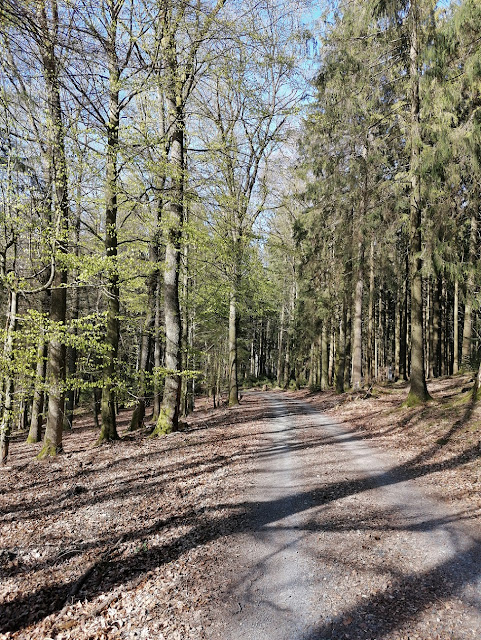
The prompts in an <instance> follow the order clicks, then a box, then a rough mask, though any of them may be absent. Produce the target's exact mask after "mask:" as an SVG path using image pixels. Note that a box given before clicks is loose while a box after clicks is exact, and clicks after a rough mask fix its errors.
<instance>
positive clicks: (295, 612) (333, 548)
mask: <svg viewBox="0 0 481 640" xmlns="http://www.w3.org/2000/svg"><path fill="white" fill-rule="evenodd" d="M260 395H261V397H262V399H263V401H264V402H266V403H268V404H269V406H270V408H271V409H272V416H273V417H272V418H271V419H270V421H269V423H268V425H269V427H268V438H269V441H270V446H269V447H267V448H264V449H262V451H260V452H259V455H258V457H257V458H256V461H255V467H254V470H253V480H252V490H251V495H249V496H247V499H248V501H249V502H250V503H252V504H253V505H254V507H253V509H251V511H250V512H251V514H252V516H251V518H250V521H249V522H248V527H247V531H245V532H244V533H242V534H239V535H238V536H237V537H236V539H235V540H232V549H231V553H230V557H229V562H231V563H234V564H235V566H234V568H233V573H234V574H235V578H234V579H233V580H232V581H231V582H230V583H229V584H228V586H227V588H226V594H227V596H226V597H227V598H228V607H229V610H230V614H231V615H230V619H229V620H224V623H223V625H221V627H222V628H220V627H219V625H214V626H213V627H212V629H211V637H212V638H220V637H222V638H224V640H241V639H242V640H327V639H331V640H334V639H336V638H348V639H350V640H356V639H358V638H359V639H361V638H362V639H365V638H371V639H374V638H376V639H379V640H380V639H383V640H391V639H398V638H406V639H407V638H421V639H422V640H428V638H432V639H440V640H445V639H446V640H447V639H448V638H456V639H458V638H459V639H462V638H463V639H464V638H481V533H480V535H479V536H477V535H476V534H473V532H468V531H467V530H466V529H465V528H463V526H462V524H461V522H462V519H463V517H464V515H465V514H462V513H457V512H453V511H452V510H450V509H449V508H448V507H447V506H446V505H444V504H440V503H437V502H435V501H433V500H432V499H430V498H428V497H427V496H426V495H425V494H424V492H423V490H422V478H420V479H418V480H412V479H408V480H406V479H405V478H404V476H403V472H402V469H399V468H397V467H396V463H395V462H394V461H393V460H392V459H390V457H389V456H388V454H386V453H383V452H381V451H379V450H376V449H374V448H373V447H372V446H370V445H368V444H367V443H366V441H365V440H363V439H362V437H361V436H359V435H357V434H356V433H354V432H351V431H349V430H346V429H345V428H343V427H342V426H340V425H339V424H336V423H335V422H333V421H332V420H331V418H329V417H327V416H325V415H323V414H322V413H320V412H319V411H317V410H315V409H313V408H312V407H311V406H310V405H308V404H306V403H302V402H300V401H296V400H292V399H289V398H286V397H285V396H284V395H282V394H278V393H268V394H260ZM231 569H232V567H231ZM416 634H417V635H416Z"/></svg>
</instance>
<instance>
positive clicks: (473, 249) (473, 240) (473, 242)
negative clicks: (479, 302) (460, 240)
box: [461, 211, 478, 367]
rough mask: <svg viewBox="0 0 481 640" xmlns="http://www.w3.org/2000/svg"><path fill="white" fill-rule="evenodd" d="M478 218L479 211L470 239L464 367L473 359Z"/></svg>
mask: <svg viewBox="0 0 481 640" xmlns="http://www.w3.org/2000/svg"><path fill="white" fill-rule="evenodd" d="M477 240H478V216H477V211H474V212H473V213H472V215H471V233H470V237H469V262H468V277H467V279H466V290H465V304H464V327H463V349H462V355H461V360H462V366H463V367H465V366H466V365H468V366H469V361H470V358H471V349H472V340H473V290H474V269H475V264H476V254H477V245H478V242H477Z"/></svg>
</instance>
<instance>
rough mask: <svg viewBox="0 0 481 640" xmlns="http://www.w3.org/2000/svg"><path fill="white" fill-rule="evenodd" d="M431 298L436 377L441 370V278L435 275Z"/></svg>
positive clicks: (434, 374) (433, 368) (433, 356)
mask: <svg viewBox="0 0 481 640" xmlns="http://www.w3.org/2000/svg"><path fill="white" fill-rule="evenodd" d="M431 291H432V299H433V307H432V308H433V321H432V333H433V339H432V355H431V358H432V374H433V377H435V378H438V377H439V376H440V375H441V373H442V371H441V293H442V279H441V277H440V276H437V277H436V278H435V280H434V281H433V286H432V289H431Z"/></svg>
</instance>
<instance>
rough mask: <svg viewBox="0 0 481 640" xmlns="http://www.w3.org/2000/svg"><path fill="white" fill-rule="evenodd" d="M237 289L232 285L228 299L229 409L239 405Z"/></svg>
mask: <svg viewBox="0 0 481 640" xmlns="http://www.w3.org/2000/svg"><path fill="white" fill-rule="evenodd" d="M236 289H237V287H236V286H235V284H234V285H233V290H232V291H231V293H230V299H229V407H232V406H234V405H236V404H239V387H238V381H237V327H238V318H237V291H236Z"/></svg>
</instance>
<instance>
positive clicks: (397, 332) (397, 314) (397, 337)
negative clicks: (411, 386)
mask: <svg viewBox="0 0 481 640" xmlns="http://www.w3.org/2000/svg"><path fill="white" fill-rule="evenodd" d="M396 293H397V297H396V303H395V307H394V379H395V380H398V379H399V375H400V359H401V326H402V298H401V289H400V287H399V286H398V287H397V292H396Z"/></svg>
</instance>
